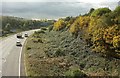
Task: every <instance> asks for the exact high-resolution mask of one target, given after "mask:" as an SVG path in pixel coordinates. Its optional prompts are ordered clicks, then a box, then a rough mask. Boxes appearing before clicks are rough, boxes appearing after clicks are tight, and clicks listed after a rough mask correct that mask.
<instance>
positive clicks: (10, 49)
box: [0, 29, 39, 77]
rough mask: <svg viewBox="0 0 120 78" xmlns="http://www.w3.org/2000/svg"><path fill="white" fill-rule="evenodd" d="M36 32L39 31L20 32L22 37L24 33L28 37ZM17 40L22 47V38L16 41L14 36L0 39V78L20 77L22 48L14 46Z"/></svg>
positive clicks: (23, 40)
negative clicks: (7, 77)
mask: <svg viewBox="0 0 120 78" xmlns="http://www.w3.org/2000/svg"><path fill="white" fill-rule="evenodd" d="M37 30H39V29H36V30H31V31H25V32H22V34H23V35H24V34H25V33H28V35H31V34H32V33H33V32H34V31H37ZM18 40H19V41H20V42H21V43H22V45H23V44H24V42H25V40H26V38H25V37H24V38H23V39H18V38H17V37H16V34H14V35H11V36H8V37H6V38H3V39H0V59H1V60H0V67H1V68H0V77H1V76H20V70H21V68H20V67H21V66H20V65H21V64H20V63H21V53H22V48H23V47H19V46H16V41H18ZM1 57H2V58H1Z"/></svg>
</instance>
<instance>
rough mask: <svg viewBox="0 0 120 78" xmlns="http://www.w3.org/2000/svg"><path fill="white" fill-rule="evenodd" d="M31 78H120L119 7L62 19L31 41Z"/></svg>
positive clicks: (28, 53)
mask: <svg viewBox="0 0 120 78" xmlns="http://www.w3.org/2000/svg"><path fill="white" fill-rule="evenodd" d="M25 55H26V67H27V74H28V76H67V77H68V78H76V77H78V78H80V77H81V78H82V77H88V76H91V77H93V76H96V77H98V76H101V77H104V76H106V77H108V76H109V77H119V76H120V65H119V64H120V60H119V58H120V6H119V7H117V8H116V9H115V10H114V11H111V10H110V9H108V8H100V9H93V8H92V9H91V10H90V11H89V13H88V14H85V15H80V16H77V17H66V18H62V19H61V18H60V19H59V20H58V21H56V22H55V23H54V24H53V25H51V26H50V27H48V28H41V30H40V31H37V32H35V33H34V34H33V35H32V36H31V37H29V39H28V42H27V45H26V51H25Z"/></svg>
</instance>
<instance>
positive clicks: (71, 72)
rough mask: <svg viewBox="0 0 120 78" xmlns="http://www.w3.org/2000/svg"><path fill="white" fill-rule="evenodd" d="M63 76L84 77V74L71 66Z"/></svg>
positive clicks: (71, 77)
mask: <svg viewBox="0 0 120 78" xmlns="http://www.w3.org/2000/svg"><path fill="white" fill-rule="evenodd" d="M65 76H67V77H70V78H80V77H85V76H86V75H85V74H84V73H83V72H81V70H80V69H78V68H72V69H70V70H68V71H66V72H65Z"/></svg>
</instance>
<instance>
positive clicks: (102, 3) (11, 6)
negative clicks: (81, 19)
mask: <svg viewBox="0 0 120 78" xmlns="http://www.w3.org/2000/svg"><path fill="white" fill-rule="evenodd" d="M118 1H119V0H3V1H2V12H0V15H1V14H2V15H9V16H17V17H24V18H30V19H45V18H46V19H58V18H61V17H66V16H77V15H80V14H85V13H87V12H88V11H89V9H90V8H100V7H109V8H110V9H111V10H113V9H114V8H115V7H116V6H117V3H118Z"/></svg>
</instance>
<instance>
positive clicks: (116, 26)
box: [54, 6, 120, 58]
mask: <svg viewBox="0 0 120 78" xmlns="http://www.w3.org/2000/svg"><path fill="white" fill-rule="evenodd" d="M70 19H71V18H70ZM59 22H60V20H58V21H57V22H56V23H59ZM63 22H68V23H66V24H67V25H66V24H65V25H63V24H58V26H57V27H56V25H54V28H55V29H56V30H57V29H61V27H62V28H66V27H67V26H68V25H69V21H63ZM56 23H55V24H56ZM68 29H69V31H70V33H71V34H72V35H75V36H77V35H79V32H82V33H83V34H80V35H82V37H83V38H84V39H85V40H86V41H87V43H88V45H90V47H92V49H93V51H94V52H99V53H101V54H103V56H108V57H109V56H110V57H112V56H113V57H117V58H120V46H119V45H120V38H119V36H120V6H118V7H116V9H115V10H114V11H111V10H110V9H108V8H99V9H96V10H94V9H91V10H90V12H89V13H88V14H86V15H83V16H78V17H76V19H75V21H74V22H72V24H70V26H69V28H68Z"/></svg>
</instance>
